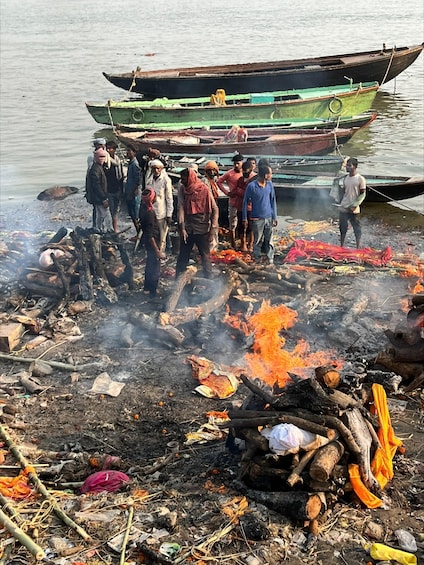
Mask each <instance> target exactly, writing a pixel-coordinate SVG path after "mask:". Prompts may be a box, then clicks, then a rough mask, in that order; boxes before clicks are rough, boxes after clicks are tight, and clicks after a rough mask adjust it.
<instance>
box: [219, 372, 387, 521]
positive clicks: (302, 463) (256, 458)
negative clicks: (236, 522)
mask: <svg viewBox="0 0 424 565" xmlns="http://www.w3.org/2000/svg"><path fill="white" fill-rule="evenodd" d="M315 373H316V376H315V377H314V378H308V379H297V378H296V377H295V376H294V375H292V379H293V382H292V383H290V384H288V385H286V386H285V387H284V388H283V389H281V390H279V391H278V392H277V393H276V391H272V392H271V391H270V390H269V389H266V388H265V387H264V386H262V384H259V383H257V382H253V381H252V380H251V379H249V378H247V377H246V376H242V380H243V382H244V383H245V385H246V386H247V387H248V388H249V389H250V390H251V396H250V397H249V399H248V400H247V401H246V402H245V404H244V406H243V408H241V409H233V410H230V411H229V417H230V420H229V422H226V423H225V424H223V425H225V426H226V427H228V428H230V435H229V446H230V447H231V446H236V447H237V446H242V449H241V471H240V479H241V481H242V482H241V483H240V484H239V485H238V488H239V489H242V490H244V492H245V494H247V495H248V496H249V497H250V498H252V499H254V500H256V501H258V502H261V503H263V504H265V505H267V506H268V507H270V508H272V509H274V510H276V511H278V512H280V513H282V514H286V515H289V516H292V517H295V518H296V519H299V520H314V519H315V518H316V517H317V516H318V514H319V512H320V510H321V504H322V502H321V501H322V498H321V493H323V492H329V493H334V494H335V495H336V496H339V495H341V496H344V495H346V496H348V497H349V496H350V495H351V493H352V487H351V485H350V483H349V478H348V468H347V466H348V464H349V463H356V464H358V465H359V469H360V474H361V478H362V482H363V484H364V485H365V486H366V487H367V488H368V489H369V490H371V491H372V492H374V493H378V491H379V485H378V482H377V481H376V479H375V477H374V476H373V473H372V471H371V460H372V457H373V453H374V451H375V449H376V447H377V446H378V445H379V440H378V437H377V430H378V420H377V418H376V417H375V416H373V415H372V414H371V413H370V411H369V410H368V407H367V402H368V398H369V396H371V395H369V394H368V393H367V392H366V391H365V387H363V389H362V391H361V398H356V397H355V395H354V394H353V393H352V392H349V391H348V392H349V394H347V393H346V392H343V391H342V390H341V387H340V375H339V373H338V371H337V370H336V369H335V368H334V367H333V366H331V365H329V366H325V367H319V368H317V369H316V370H315ZM336 387H339V388H336ZM280 424H292V425H294V426H296V427H297V428H298V429H300V430H303V431H306V432H310V434H309V436H311V435H313V440H312V441H311V442H310V443H309V445H306V446H302V447H301V448H300V449H296V448H293V449H290V450H288V451H287V452H285V453H282V454H281V453H280V454H278V453H276V452H275V449H274V450H272V448H271V447H270V446H271V442H270V441H269V440H268V439H267V437H269V434H268V436H267V434H266V433H264V429H266V428H268V429H270V428H271V429H273V428H274V427H275V426H277V425H280ZM266 491H272V493H271V492H266Z"/></svg>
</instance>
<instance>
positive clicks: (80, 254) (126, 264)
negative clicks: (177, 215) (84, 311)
mask: <svg viewBox="0 0 424 565" xmlns="http://www.w3.org/2000/svg"><path fill="white" fill-rule="evenodd" d="M43 253H44V257H45V256H46V253H47V254H48V257H47V259H50V261H49V262H48V263H47V266H46V265H41V266H40V265H37V266H31V267H28V268H27V269H26V270H25V273H24V276H23V277H21V279H20V281H19V282H20V286H21V288H22V289H23V290H25V291H28V292H29V293H31V295H32V296H35V297H47V298H52V299H55V300H60V301H62V302H66V303H68V302H71V301H73V300H76V299H82V300H98V301H99V302H101V303H104V304H111V303H114V302H116V301H117V296H116V292H115V290H114V288H113V287H116V286H117V285H119V284H127V285H128V287H129V288H130V289H132V288H133V286H134V285H133V270H132V266H131V263H130V260H129V257H128V253H127V251H126V249H125V245H124V240H123V239H122V238H119V236H117V235H115V234H112V233H107V234H100V233H94V232H93V230H87V229H83V228H79V227H77V228H75V230H74V231H73V232H72V233H71V234H70V237H66V238H64V239H63V240H62V241H60V242H59V243H54V244H47V245H45V246H44V247H43V248H41V249H40V254H43ZM40 257H41V255H40Z"/></svg>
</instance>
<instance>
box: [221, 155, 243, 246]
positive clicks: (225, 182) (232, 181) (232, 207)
mask: <svg viewBox="0 0 424 565" xmlns="http://www.w3.org/2000/svg"><path fill="white" fill-rule="evenodd" d="M232 160H233V163H234V166H233V168H232V169H230V170H229V171H227V172H226V173H224V174H223V175H221V176H220V177H219V179H218V180H217V181H216V182H217V185H218V186H219V188H220V189H221V190H222V192H223V193H224V194H226V195H227V196H229V197H230V200H229V203H228V222H229V225H230V241H231V246H232V247H235V244H236V242H235V235H236V228H237V202H236V200H235V197H234V196H232V195H231V193H232V192H233V191H235V189H236V186H237V182H238V180H239V178H240V177H241V176H242V172H241V169H242V165H243V156H242V155H240V154H238V155H234V157H233V159H232Z"/></svg>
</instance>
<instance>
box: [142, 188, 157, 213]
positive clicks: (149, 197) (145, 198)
mask: <svg viewBox="0 0 424 565" xmlns="http://www.w3.org/2000/svg"><path fill="white" fill-rule="evenodd" d="M155 196H156V193H155V191H154V190H153V188H146V190H143V192H142V193H141V201H142V202H144V204H145V205H146V208H147V209H148V210H153V201H154V199H155Z"/></svg>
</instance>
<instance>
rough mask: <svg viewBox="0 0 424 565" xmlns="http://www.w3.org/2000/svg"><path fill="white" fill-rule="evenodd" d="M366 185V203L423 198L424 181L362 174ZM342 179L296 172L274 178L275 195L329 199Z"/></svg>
mask: <svg viewBox="0 0 424 565" xmlns="http://www.w3.org/2000/svg"><path fill="white" fill-rule="evenodd" d="M362 174H363V176H364V177H365V179H366V181H367V194H366V198H365V202H393V201H398V200H408V199H409V198H415V197H416V196H420V195H421V194H424V177H406V176H381V175H371V174H370V175H368V174H367V173H366V172H363V173H362ZM341 178H342V177H340V176H338V177H337V176H336V177H335V176H334V175H331V174H330V175H328V174H325V173H324V174H322V173H320V174H313V173H309V174H308V173H303V172H302V173H300V174H299V173H297V172H293V171H285V172H281V173H279V172H277V173H275V174H273V178H272V180H273V183H274V186H275V190H276V194H277V195H280V196H281V197H289V198H298V197H307V198H316V197H318V196H319V195H320V194H321V195H322V194H324V195H325V196H328V197H329V193H330V190H331V188H332V186H333V184H334V183H335V182H337V179H339V182H341Z"/></svg>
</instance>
